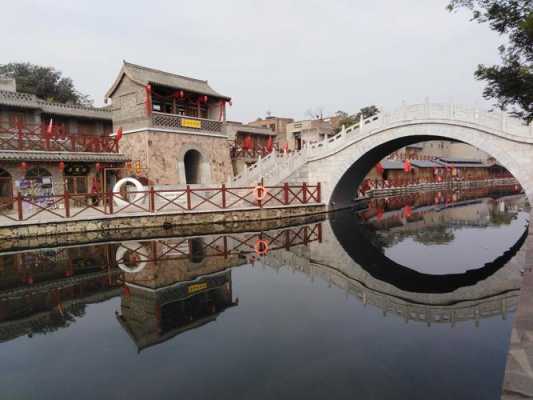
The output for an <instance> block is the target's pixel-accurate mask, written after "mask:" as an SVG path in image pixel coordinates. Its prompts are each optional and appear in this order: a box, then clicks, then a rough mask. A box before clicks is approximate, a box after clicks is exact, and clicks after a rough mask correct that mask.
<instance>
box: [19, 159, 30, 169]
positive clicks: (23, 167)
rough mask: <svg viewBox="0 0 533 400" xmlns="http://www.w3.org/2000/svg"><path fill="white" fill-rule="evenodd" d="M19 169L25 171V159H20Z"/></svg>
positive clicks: (26, 167)
mask: <svg viewBox="0 0 533 400" xmlns="http://www.w3.org/2000/svg"><path fill="white" fill-rule="evenodd" d="M20 169H21V170H23V171H26V170H27V169H28V163H27V162H26V161H22V162H21V163H20Z"/></svg>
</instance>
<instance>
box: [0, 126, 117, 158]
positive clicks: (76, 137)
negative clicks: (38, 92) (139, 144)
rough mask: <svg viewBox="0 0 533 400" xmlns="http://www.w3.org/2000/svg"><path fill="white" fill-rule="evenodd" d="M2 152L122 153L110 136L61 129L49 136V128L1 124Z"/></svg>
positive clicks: (0, 145) (55, 130)
mask: <svg viewBox="0 0 533 400" xmlns="http://www.w3.org/2000/svg"><path fill="white" fill-rule="evenodd" d="M0 150H19V151H30V150H31V151H54V152H56V151H65V152H67V151H68V152H88V153H118V143H117V141H116V139H115V138H114V137H111V136H109V134H105V135H95V134H92V135H91V134H84V133H76V134H72V133H70V132H68V130H67V129H66V128H65V127H64V126H61V125H56V126H54V127H53V129H52V133H51V134H49V133H48V132H47V125H46V124H35V125H28V124H17V126H16V127H12V126H10V125H9V124H8V123H2V122H1V121H0Z"/></svg>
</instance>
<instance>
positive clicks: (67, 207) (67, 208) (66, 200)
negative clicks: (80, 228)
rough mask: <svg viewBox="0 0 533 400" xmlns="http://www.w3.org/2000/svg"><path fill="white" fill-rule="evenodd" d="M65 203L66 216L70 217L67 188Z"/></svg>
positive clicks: (64, 194) (64, 196)
mask: <svg viewBox="0 0 533 400" xmlns="http://www.w3.org/2000/svg"><path fill="white" fill-rule="evenodd" d="M63 204H64V205H65V217H67V218H70V201H69V195H68V191H66V190H65V191H64V192H63Z"/></svg>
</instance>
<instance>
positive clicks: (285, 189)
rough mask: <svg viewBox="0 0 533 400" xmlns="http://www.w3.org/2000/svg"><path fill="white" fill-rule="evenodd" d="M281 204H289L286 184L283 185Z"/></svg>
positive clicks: (287, 185)
mask: <svg viewBox="0 0 533 400" xmlns="http://www.w3.org/2000/svg"><path fill="white" fill-rule="evenodd" d="M283 204H285V205H288V204H289V184H288V183H287V182H285V183H284V184H283Z"/></svg>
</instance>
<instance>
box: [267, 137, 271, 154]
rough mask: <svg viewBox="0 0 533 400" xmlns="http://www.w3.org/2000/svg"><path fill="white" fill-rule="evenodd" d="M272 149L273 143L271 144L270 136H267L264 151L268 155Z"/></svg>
mask: <svg viewBox="0 0 533 400" xmlns="http://www.w3.org/2000/svg"><path fill="white" fill-rule="evenodd" d="M272 147H273V143H272V136H269V137H268V140H267V144H266V149H267V151H268V152H269V153H271V152H272Z"/></svg>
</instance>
